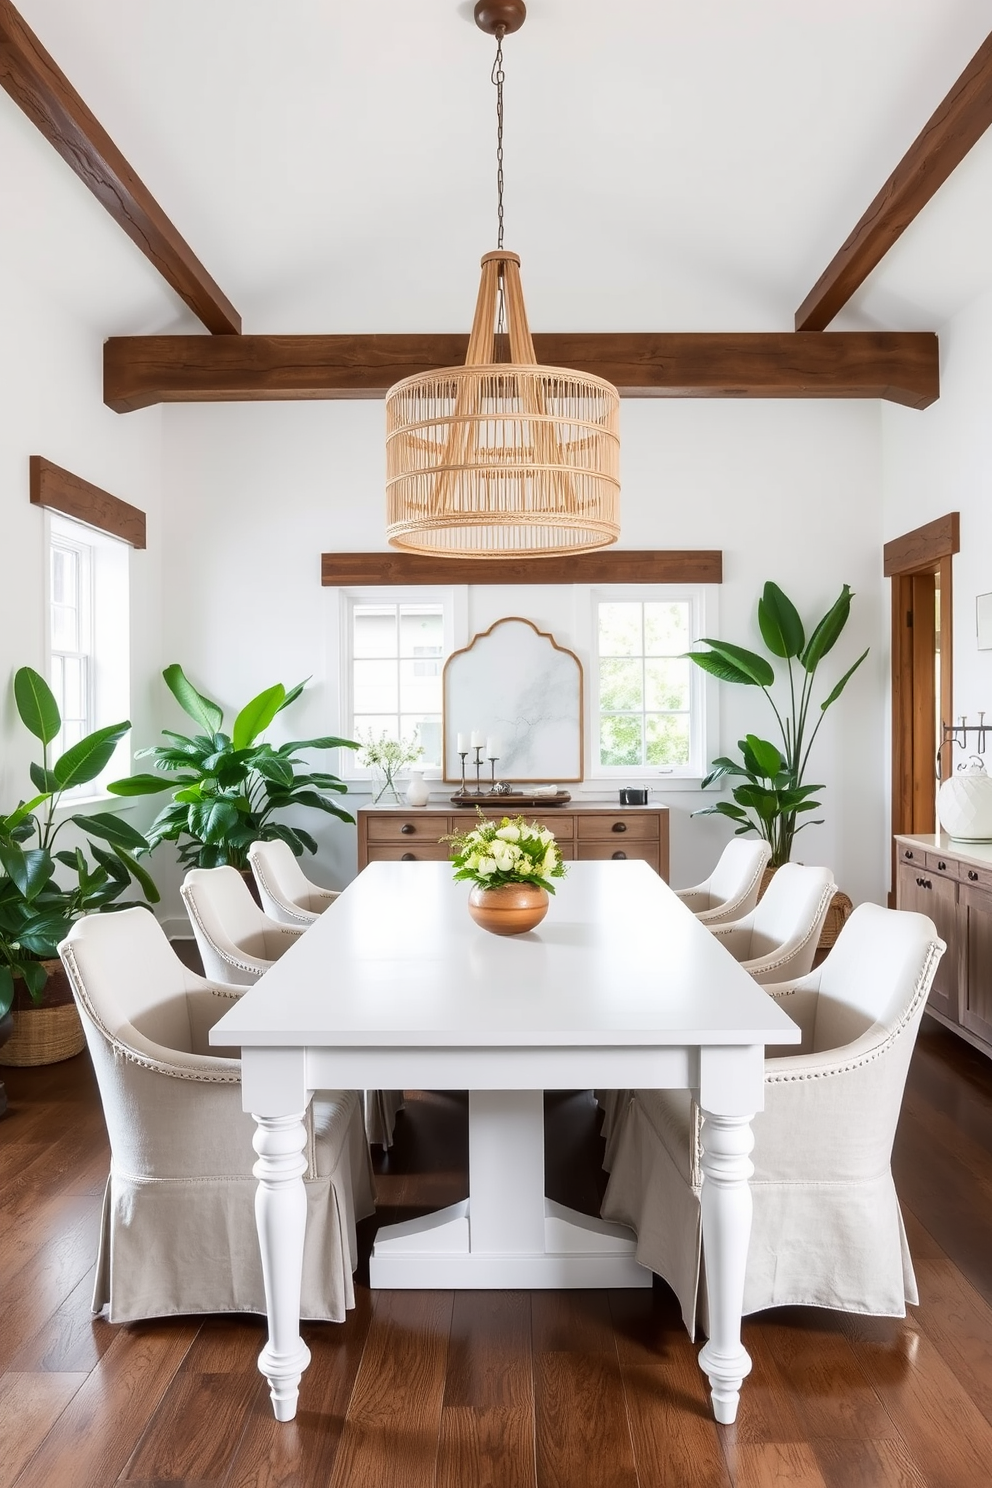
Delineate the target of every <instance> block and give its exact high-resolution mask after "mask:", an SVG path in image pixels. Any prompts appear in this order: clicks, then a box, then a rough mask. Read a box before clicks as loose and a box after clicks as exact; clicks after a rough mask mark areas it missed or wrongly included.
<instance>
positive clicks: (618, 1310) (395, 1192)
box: [0, 1019, 992, 1488]
mask: <svg viewBox="0 0 992 1488" xmlns="http://www.w3.org/2000/svg"><path fill="white" fill-rule="evenodd" d="M3 1076H4V1079H5V1081H6V1084H7V1091H8V1096H9V1100H10V1109H9V1112H8V1114H7V1116H6V1117H5V1118H4V1119H3V1120H2V1121H0V1488H110V1485H112V1484H127V1485H129V1488H164V1485H165V1484H185V1485H187V1488H207V1485H210V1488H249V1485H250V1488H276V1485H280V1488H318V1485H319V1488H325V1485H330V1488H346V1485H347V1488H428V1485H430V1488H487V1485H493V1488H661V1485H673V1488H693V1485H702V1488H729V1485H735V1488H752V1485H754V1488H758V1485H765V1484H790V1485H793V1484H803V1485H810V1488H823V1485H827V1488H883V1485H886V1488H887V1485H892V1488H896V1485H899V1488H919V1485H925V1488H965V1485H968V1488H971V1485H982V1484H990V1483H992V1064H990V1063H989V1062H988V1061H987V1060H986V1059H985V1058H984V1057H983V1056H982V1055H980V1054H978V1053H977V1052H976V1051H974V1050H972V1049H970V1048H969V1047H968V1046H967V1045H965V1044H963V1043H961V1042H960V1041H958V1040H956V1039H955V1038H954V1037H953V1036H952V1035H951V1034H949V1033H946V1032H945V1031H944V1030H942V1029H940V1028H937V1027H936V1026H935V1025H934V1024H933V1023H932V1022H931V1021H930V1020H928V1019H925V1020H924V1028H923V1032H922V1034H921V1036H920V1041H919V1045H918V1048H917V1052H916V1055H915V1058H914V1064H913V1069H912V1073H911V1076H910V1082H909V1088H908V1091H907V1096H906V1101H905V1105H904V1112H903V1119H902V1123H901V1126H900V1130H899V1137H898V1143H897V1152H896V1180H897V1185H898V1187H899V1191H900V1194H901V1196H902V1200H903V1205H904V1209H905V1212H906V1221H907V1226H908V1229H909V1234H910V1242H911V1245H912V1249H913V1254H914V1257H915V1260H916V1266H917V1272H918V1276H919V1283H920V1292H921V1304H920V1306H919V1307H918V1308H914V1309H912V1312H911V1316H910V1317H909V1318H907V1319H906V1320H905V1321H902V1320H889V1319H884V1320H875V1319H864V1318H860V1319H859V1318H854V1317H846V1316H841V1315H839V1314H831V1313H827V1312H819V1311H815V1310H812V1309H788V1310H781V1311H778V1312H771V1313H765V1314H763V1315H762V1316H760V1317H758V1318H754V1319H751V1320H749V1321H747V1322H746V1323H745V1335H744V1337H745V1343H746V1346H747V1347H748V1349H749V1350H750V1352H751V1354H752V1357H753V1359H754V1371H753V1374H752V1375H751V1377H750V1379H749V1380H748V1381H747V1383H746V1385H745V1389H744V1394H743V1397H742V1404H741V1411H740V1418H739V1420H738V1423H737V1425H736V1426H733V1427H718V1426H716V1425H714V1423H713V1421H712V1419H711V1417H710V1413H709V1409H708V1406H707V1402H706V1391H705V1384H704V1380H703V1377H702V1375H701V1374H700V1371H699V1369H698V1367H697V1365H696V1359H695V1355H696V1347H695V1346H693V1345H690V1344H689V1342H688V1340H687V1339H686V1336H685V1333H684V1331H683V1329H682V1326H681V1323H680V1322H679V1319H678V1316H677V1312H676V1309H675V1306H674V1303H673V1299H672V1297H671V1294H670V1293H669V1291H668V1290H667V1288H666V1287H665V1286H663V1285H662V1284H661V1283H656V1285H655V1289H654V1290H653V1291H648V1292H622V1291H617V1292H547V1293H542V1292H534V1293H528V1292H492V1293H486V1292H377V1293H371V1292H370V1291H369V1289H368V1285H367V1278H366V1279H365V1280H363V1281H362V1284H361V1285H360V1287H359V1289H358V1293H359V1294H358V1305H357V1307H356V1308H355V1311H354V1312H353V1313H352V1314H350V1315H349V1318H348V1320H347V1322H346V1323H344V1324H342V1325H340V1326H338V1325H334V1324H322V1325H311V1326H309V1327H307V1328H306V1330H305V1334H306V1338H307V1342H308V1343H309V1345H310V1348H311V1350H312V1352H313V1363H312V1365H311V1367H310V1369H309V1371H308V1373H307V1375H306V1376H305V1379H304V1383H303V1391H302V1398H301V1409H300V1413H299V1415H298V1416H297V1419H296V1421H295V1422H293V1423H291V1424H288V1425H278V1424H277V1423H276V1422H275V1421H274V1420H273V1418H272V1414H271V1410H270V1407H269V1402H268V1396H267V1390H266V1387H265V1384H264V1382H263V1381H262V1379H261V1377H260V1376H259V1375H258V1373H257V1371H256V1365H255V1360H256V1356H257V1354H258V1351H259V1349H260V1347H261V1344H262V1338H263V1335H262V1327H261V1324H260V1323H255V1322H253V1321H245V1320H241V1319H239V1320H227V1319H224V1318H211V1319H207V1320H205V1321H201V1320H195V1319H194V1320H190V1321H184V1320H170V1321H166V1322H161V1323H148V1324H141V1325H130V1326H124V1327H111V1325H110V1324H109V1323H106V1322H104V1321H102V1320H100V1319H94V1318H92V1317H91V1314H90V1312H89V1299H90V1289H91V1284H92V1262H93V1257H94V1252H95V1246H96V1234H97V1223H98V1216H99V1210H100V1200H101V1194H102V1190H103V1184H104V1179H105V1175H106V1169H107V1149H106V1142H105V1138H104V1133H103V1122H102V1117H101V1114H100V1107H99V1101H98V1097H97V1093H96V1089H95V1084H94V1081H93V1077H92V1073H91V1071H90V1068H89V1064H88V1056H86V1055H81V1056H80V1057H79V1058H77V1059H74V1060H71V1061H68V1062H66V1063H65V1064H62V1065H56V1066H51V1067H48V1068H45V1069H39V1070H23V1071H19V1070H4V1071H3ZM548 1106H549V1120H548V1164H549V1191H550V1192H551V1193H552V1195H553V1196H554V1197H556V1198H558V1199H560V1200H561V1201H563V1202H569V1203H572V1204H574V1205H575V1206H576V1207H583V1208H586V1209H589V1210H594V1209H595V1208H596V1205H597V1203H598V1197H599V1191H600V1181H601V1179H600V1175H599V1174H598V1171H597V1164H598V1159H599V1153H600V1144H599V1139H598V1137H597V1136H596V1128H595V1115H594V1109H593V1107H592V1103H591V1099H590V1098H589V1097H588V1096H587V1095H585V1094H579V1095H556V1096H553V1097H549V1098H548ZM397 1136H398V1141H397V1145H396V1147H395V1149H394V1150H393V1151H392V1152H391V1153H390V1154H389V1157H388V1159H387V1160H381V1161H380V1163H379V1168H380V1176H379V1189H380V1198H381V1201H382V1205H381V1207H382V1214H381V1217H382V1218H384V1219H385V1220H386V1221H389V1220H392V1219H395V1218H397V1217H404V1216H409V1215H411V1214H413V1213H415V1212H417V1211H418V1210H420V1209H423V1208H433V1207H435V1206H437V1205H440V1204H447V1203H451V1202H453V1201H454V1200H456V1199H458V1198H460V1197H462V1196H463V1195H464V1193H465V1188H466V1168H465V1164H466V1103H465V1099H464V1097H459V1096H457V1095H443V1094H431V1095H425V1096H422V1097H420V1098H418V1099H416V1100H414V1101H412V1102H411V1104H410V1107H409V1109H408V1111H407V1112H406V1114H405V1115H404V1116H403V1117H401V1118H400V1125H399V1128H398V1133H397ZM373 1225H374V1221H369V1222H367V1224H366V1227H365V1234H364V1237H363V1240H364V1248H365V1254H366V1255H367V1250H368V1245H369V1243H370V1241H371V1234H372V1228H373Z"/></svg>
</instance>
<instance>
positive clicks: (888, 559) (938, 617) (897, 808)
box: [884, 512, 960, 905]
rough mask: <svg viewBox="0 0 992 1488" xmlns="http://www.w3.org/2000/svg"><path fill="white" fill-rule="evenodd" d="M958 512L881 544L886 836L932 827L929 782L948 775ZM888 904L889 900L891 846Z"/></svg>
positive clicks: (933, 791) (933, 798)
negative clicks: (888, 720)
mask: <svg viewBox="0 0 992 1488" xmlns="http://www.w3.org/2000/svg"><path fill="white" fill-rule="evenodd" d="M959 548H960V537H959V514H958V513H957V512H948V514H947V515H946V516H944V517H939V518H938V519H937V520H936V521H935V522H928V523H927V525H926V526H925V527H917V528H916V529H915V530H914V531H912V532H907V533H905V534H904V535H903V536H902V537H897V538H893V540H892V541H891V542H888V543H886V544H885V549H884V560H885V574H886V577H888V578H890V579H891V580H892V645H891V650H892V834H893V836H896V835H898V834H901V833H909V832H913V833H915V832H934V831H936V830H937V805H936V802H937V783H938V781H939V780H946V778H947V776H948V775H949V774H950V773H951V765H952V761H951V752H950V750H949V749H942V748H941V747H940V746H941V741H942V738H943V731H942V725H943V724H944V723H951V722H952V721H953V720H952V708H953V700H954V693H953V666H952V662H953V647H952V602H953V594H952V585H951V560H952V557H953V555H954V554H955V553H956V552H958V551H959ZM889 903H890V905H891V904H894V903H895V847H894V845H893V851H892V876H891V887H890V890H889Z"/></svg>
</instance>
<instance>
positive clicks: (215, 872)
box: [180, 843, 403, 1147]
mask: <svg viewBox="0 0 992 1488" xmlns="http://www.w3.org/2000/svg"><path fill="white" fill-rule="evenodd" d="M264 845H265V846H266V847H271V846H272V844H271V843H265V844H264ZM280 845H281V846H285V843H282V844H280ZM256 846H258V844H256ZM286 851H287V852H289V854H290V857H292V852H291V851H290V849H289V848H288V847H287V848H286ZM180 893H181V894H182V896H183V903H184V904H185V905H186V911H187V913H188V915H189V918H190V924H191V925H192V926H193V934H194V936H195V937H196V944H197V946H198V948H199V951H200V957H201V959H202V961H203V968H204V970H205V971H206V973H207V975H208V976H209V977H213V978H214V979H216V980H218V981H226V982H239V983H244V984H250V983H253V982H257V981H258V979H259V977H260V976H261V975H262V973H263V972H266V971H268V969H269V967H270V966H273V965H274V964H275V962H276V961H277V960H278V959H279V957H280V956H281V955H282V954H283V953H284V952H285V951H288V950H289V948H290V946H291V945H295V944H296V942H297V941H298V940H299V938H300V936H301V935H302V934H303V932H304V930H305V929H306V928H307V927H306V926H304V925H303V924H300V923H297V924H296V925H282V924H279V922H278V921H277V920H273V919H270V918H269V916H268V915H267V914H265V913H264V911H263V910H261V909H259V907H258V905H257V904H256V903H255V901H254V899H253V898H252V896H251V891H250V890H249V888H248V886H247V884H246V883H245V881H244V879H243V878H242V877H241V874H240V873H239V872H238V870H237V869H236V868H228V867H224V868H191V869H190V870H189V872H188V873H187V874H186V877H185V879H184V880H183V883H182V887H181V888H180ZM317 918H319V917H318V916H316V915H315V916H313V919H317ZM311 923H312V921H311ZM364 1106H365V1126H366V1131H367V1132H368V1139H369V1141H370V1142H378V1143H379V1144H380V1146H382V1147H391V1146H392V1142H393V1131H394V1128H395V1126H396V1116H397V1113H398V1112H399V1111H401V1110H402V1109H403V1092H402V1090H367V1091H366V1092H365V1096H364Z"/></svg>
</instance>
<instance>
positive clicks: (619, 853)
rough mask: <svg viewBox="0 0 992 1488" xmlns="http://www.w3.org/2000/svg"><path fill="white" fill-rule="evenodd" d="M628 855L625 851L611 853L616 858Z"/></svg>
mask: <svg viewBox="0 0 992 1488" xmlns="http://www.w3.org/2000/svg"><path fill="white" fill-rule="evenodd" d="M626 856H627V854H626V853H625V852H615V853H611V857H614V858H625V857H626Z"/></svg>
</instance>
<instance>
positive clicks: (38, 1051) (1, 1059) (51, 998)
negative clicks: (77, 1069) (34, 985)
mask: <svg viewBox="0 0 992 1488" xmlns="http://www.w3.org/2000/svg"><path fill="white" fill-rule="evenodd" d="M43 964H44V966H45V968H46V970H47V971H48V981H47V982H46V983H45V987H44V991H43V993H42V999H41V1004H40V1005H38V1006H36V1005H35V1003H33V1002H32V1001H31V998H30V997H29V995H28V993H27V991H26V989H25V988H24V986H23V985H22V984H20V983H19V984H18V986H17V991H16V992H15V994H14V1006H13V1008H12V1009H11V1011H12V1013H13V1015H14V1032H13V1035H12V1036H11V1038H10V1040H9V1041H8V1042H7V1043H6V1044H4V1046H3V1048H2V1049H0V1064H10V1065H19V1066H24V1065H32V1064H58V1063H59V1062H60V1060H63V1059H72V1057H73V1056H74V1055H75V1054H81V1053H82V1051H83V1049H84V1048H85V1047H86V1035H85V1034H84V1033H83V1025H82V1023H81V1022H80V1020H79V1013H78V1012H77V1011H76V1004H75V1002H74V1000H73V996H72V990H71V988H70V986H69V979H68V977H67V976H66V974H65V969H64V967H63V965H62V962H61V961H45V962H44V963H43Z"/></svg>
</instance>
